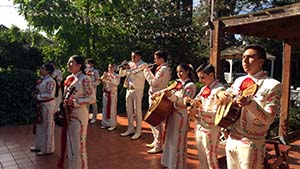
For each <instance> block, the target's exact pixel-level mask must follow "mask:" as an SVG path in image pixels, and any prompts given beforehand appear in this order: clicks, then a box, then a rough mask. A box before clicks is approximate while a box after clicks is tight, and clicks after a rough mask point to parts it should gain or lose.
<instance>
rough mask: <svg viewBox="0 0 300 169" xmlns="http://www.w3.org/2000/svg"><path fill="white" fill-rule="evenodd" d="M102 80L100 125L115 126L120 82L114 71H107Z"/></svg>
mask: <svg viewBox="0 0 300 169" xmlns="http://www.w3.org/2000/svg"><path fill="white" fill-rule="evenodd" d="M102 82H103V97H102V99H103V100H102V102H103V107H102V125H103V126H105V127H116V126H117V101H118V85H119V83H120V76H119V75H118V74H116V73H107V78H106V79H104V80H102Z"/></svg>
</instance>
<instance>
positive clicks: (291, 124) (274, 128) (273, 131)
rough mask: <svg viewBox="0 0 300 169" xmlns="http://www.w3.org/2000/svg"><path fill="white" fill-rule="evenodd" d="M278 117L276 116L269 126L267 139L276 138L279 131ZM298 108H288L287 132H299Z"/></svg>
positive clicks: (299, 114)
mask: <svg viewBox="0 0 300 169" xmlns="http://www.w3.org/2000/svg"><path fill="white" fill-rule="evenodd" d="M279 120H280V119H279V115H277V116H276V118H275V120H274V122H273V123H272V124H271V126H270V129H269V133H268V135H267V138H273V137H276V136H278V130H279ZM299 124H300V107H290V112H289V118H288V132H291V131H295V130H300V125H299Z"/></svg>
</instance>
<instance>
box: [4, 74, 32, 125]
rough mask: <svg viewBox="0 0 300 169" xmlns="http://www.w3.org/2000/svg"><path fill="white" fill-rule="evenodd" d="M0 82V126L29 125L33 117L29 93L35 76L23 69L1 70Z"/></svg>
mask: <svg viewBox="0 0 300 169" xmlns="http://www.w3.org/2000/svg"><path fill="white" fill-rule="evenodd" d="M0 81H1V83H0V88H1V90H0V95H1V99H0V116H1V118H0V125H5V124H6V125H7V124H9V125H13V124H28V123H30V122H31V121H32V120H33V116H34V109H33V105H35V102H34V100H33V99H32V97H31V92H32V89H33V88H34V87H35V82H36V76H35V74H34V73H33V72H32V71H31V70H25V69H1V70H0Z"/></svg>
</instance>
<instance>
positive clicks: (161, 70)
mask: <svg viewBox="0 0 300 169" xmlns="http://www.w3.org/2000/svg"><path fill="white" fill-rule="evenodd" d="M144 75H145V78H146V80H147V81H148V83H149V85H150V88H149V92H148V93H149V105H151V95H152V94H153V93H155V92H157V91H159V90H162V89H164V88H166V87H167V86H168V83H169V81H170V79H171V71H170V68H169V66H168V64H167V63H164V64H162V65H160V66H158V67H157V68H156V70H155V75H153V73H152V72H151V70H150V69H145V70H144ZM151 130H152V134H153V137H154V144H155V147H156V148H158V149H159V148H162V147H161V146H162V138H163V136H162V134H163V125H162V124H159V125H158V126H151Z"/></svg>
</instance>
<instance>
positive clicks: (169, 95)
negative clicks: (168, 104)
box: [164, 90, 172, 97]
mask: <svg viewBox="0 0 300 169" xmlns="http://www.w3.org/2000/svg"><path fill="white" fill-rule="evenodd" d="M164 93H165V95H166V96H167V97H171V96H172V92H171V91H170V90H166V91H164Z"/></svg>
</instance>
